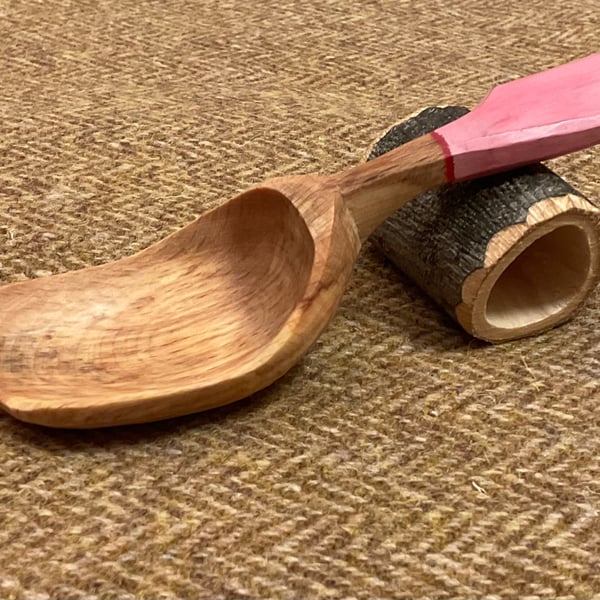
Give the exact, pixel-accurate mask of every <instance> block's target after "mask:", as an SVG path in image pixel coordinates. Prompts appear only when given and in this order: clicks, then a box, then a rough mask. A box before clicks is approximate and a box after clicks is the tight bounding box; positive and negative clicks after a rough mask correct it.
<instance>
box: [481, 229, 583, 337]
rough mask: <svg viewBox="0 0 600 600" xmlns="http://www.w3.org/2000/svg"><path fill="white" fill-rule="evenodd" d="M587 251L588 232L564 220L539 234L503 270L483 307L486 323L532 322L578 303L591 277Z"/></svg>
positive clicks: (512, 324) (513, 324)
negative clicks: (550, 229)
mask: <svg viewBox="0 0 600 600" xmlns="http://www.w3.org/2000/svg"><path fill="white" fill-rule="evenodd" d="M590 262H591V252H590V247H589V242H588V237H587V234H586V232H585V231H584V230H583V229H581V228H580V227H577V226H576V225H563V226H562V227H559V228H557V229H555V230H553V231H550V232H549V233H547V234H545V235H543V236H541V237H540V238H538V239H537V240H536V241H534V242H533V243H532V244H531V245H530V246H528V247H527V248H526V249H525V250H523V251H522V252H521V253H520V254H519V255H518V256H517V257H516V258H515V259H514V260H513V261H512V262H511V263H510V264H509V265H508V266H507V267H506V268H505V270H504V272H503V273H502V274H501V275H500V277H499V278H498V280H497V281H496V283H495V285H494V287H493V288H492V290H491V292H490V295H489V298H488V301H487V306H486V311H485V316H486V319H487V321H488V323H489V324H490V325H493V326H495V327H502V328H515V327H525V326H527V325H533V324H535V323H539V322H540V321H542V320H544V319H547V318H548V317H551V316H553V315H556V314H557V313H559V312H561V311H563V310H564V309H565V308H566V307H568V306H569V305H570V304H571V303H574V302H577V299H578V298H577V296H578V292H580V291H581V288H582V286H583V285H584V284H585V281H586V279H587V277H588V276H589V271H590Z"/></svg>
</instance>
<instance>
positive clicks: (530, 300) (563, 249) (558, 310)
mask: <svg viewBox="0 0 600 600" xmlns="http://www.w3.org/2000/svg"><path fill="white" fill-rule="evenodd" d="M467 113H468V110H467V109H466V108H464V107H459V106H454V107H443V108H440V107H431V108H428V109H425V110H423V111H422V112H420V113H419V114H418V115H416V116H414V117H412V118H410V119H408V120H406V121H404V122H402V123H399V124H397V125H395V126H394V127H392V128H391V129H390V130H389V131H387V132H386V133H385V134H384V135H383V136H382V137H381V138H380V139H379V140H378V141H377V142H376V143H375V144H374V146H373V147H372V148H371V149H370V151H369V154H368V160H371V159H373V158H375V157H377V156H380V155H381V154H384V153H386V152H388V151H390V150H391V149H394V148H397V147H398V146H401V145H402V144H404V143H406V142H408V141H410V140H411V139H413V138H414V137H418V136H420V135H423V134H425V133H428V132H430V131H433V130H434V129H436V128H438V127H442V126H444V125H445V124H446V123H449V122H451V121H453V120H455V119H458V118H460V117H462V116H463V115H465V114H467ZM598 215H599V212H598V210H597V208H596V207H595V206H594V205H593V204H591V203H590V202H589V201H588V200H587V199H586V198H585V197H584V196H583V195H582V194H580V193H579V192H578V191H577V190H575V189H574V188H573V187H572V186H571V185H570V184H569V183H567V182H566V181H564V180H563V179H562V178H561V177H559V176H558V175H557V174H556V173H554V172H552V171H551V170H550V169H548V168H547V167H545V166H543V165H541V164H536V165H531V166H527V167H521V168H519V169H515V170H512V171H510V172H508V173H504V174H498V175H493V176H488V177H484V178H481V179H477V180H474V181H470V182H465V183H455V184H452V185H448V186H445V187H443V188H439V189H437V190H433V191H430V192H427V193H425V194H423V195H421V196H419V197H418V198H416V199H415V200H414V201H413V202H411V203H410V204H408V205H407V206H405V207H403V208H401V209H400V210H398V211H397V212H396V213H395V214H394V215H392V216H391V217H390V218H389V219H387V220H386V222H385V223H384V224H383V225H382V226H381V227H379V228H378V229H377V231H376V232H375V233H374V234H373V239H374V240H375V242H376V244H377V245H378V246H379V247H380V248H381V249H382V250H383V252H384V253H385V255H386V256H387V257H388V258H389V259H390V260H391V261H392V262H393V263H394V264H396V265H397V266H398V267H399V268H400V269H401V270H402V271H403V272H405V273H406V274H407V275H409V276H410V277H411V278H412V279H413V280H414V281H416V282H417V283H418V284H419V285H420V286H421V287H422V288H423V289H424V290H425V291H426V292H427V293H428V294H429V295H430V296H431V297H432V298H433V299H434V300H435V301H436V302H438V303H439V304H440V305H441V306H443V307H444V308H445V309H446V310H447V311H448V312H449V313H450V315H452V316H453V317H454V318H455V319H456V320H457V321H458V322H459V323H460V324H461V325H462V326H463V327H464V328H465V329H466V330H467V331H468V332H469V333H471V334H473V335H475V336H477V337H480V338H482V339H486V340H489V341H494V342H499V341H505V340H509V339H515V338H518V337H522V336H526V335H532V334H535V333H539V332H541V331H544V330H545V329H547V328H550V327H552V326H555V325H557V324H559V323H561V322H564V321H565V320H567V319H568V318H569V317H571V316H572V315H573V314H574V312H575V311H576V309H577V308H579V306H580V305H581V304H582V302H583V301H584V299H585V298H586V296H587V295H588V294H589V292H590V291H591V290H592V289H593V287H594V285H595V283H596V281H597V278H598V272H599V261H600V256H599V248H600V247H599V236H600V234H599V228H598Z"/></svg>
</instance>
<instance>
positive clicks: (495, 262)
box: [456, 195, 600, 343]
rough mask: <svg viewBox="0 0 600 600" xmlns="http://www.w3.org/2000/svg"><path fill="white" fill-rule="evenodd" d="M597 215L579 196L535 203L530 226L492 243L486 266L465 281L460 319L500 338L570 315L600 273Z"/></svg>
mask: <svg viewBox="0 0 600 600" xmlns="http://www.w3.org/2000/svg"><path fill="white" fill-rule="evenodd" d="M599 216H600V211H598V209H596V208H595V207H594V206H593V205H591V204H590V203H589V202H587V200H585V199H584V198H581V197H580V196H576V195H567V196H563V197H559V198H548V199H547V200H542V201H540V202H538V203H537V204H535V205H534V206H532V207H531V208H530V209H529V211H528V214H527V220H526V222H525V223H523V224H520V225H515V226H514V227H511V228H507V229H505V230H503V231H500V232H498V234H497V235H496V236H494V238H492V240H491V241H490V244H489V246H488V251H487V253H486V261H485V264H484V266H483V267H482V268H481V269H479V270H478V271H475V272H473V273H472V274H471V276H470V277H469V279H468V280H466V281H465V285H464V287H463V299H462V302H461V303H460V304H459V305H458V306H457V307H456V315H457V318H458V320H459V322H460V323H461V324H462V325H463V326H464V327H465V329H467V330H468V331H470V332H471V333H472V334H473V335H475V336H476V337H479V338H481V339H484V340H488V341H491V342H496V343H497V342H504V341H508V340H514V339H518V338H522V337H526V336H531V335H535V334H537V333H540V332H542V331H545V330H547V329H549V328H551V327H556V326H557V325H559V324H561V323H564V322H565V321H567V320H568V319H569V318H571V317H572V316H573V314H574V313H575V312H576V311H577V309H579V308H580V307H581V305H582V303H583V301H584V300H585V299H586V297H587V296H588V295H589V293H590V292H591V291H592V290H593V289H594V287H595V286H596V285H597V283H598V279H599V277H600V245H599V239H600V223H599ZM473 282H475V283H473Z"/></svg>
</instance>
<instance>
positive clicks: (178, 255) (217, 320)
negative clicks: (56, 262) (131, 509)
mask: <svg viewBox="0 0 600 600" xmlns="http://www.w3.org/2000/svg"><path fill="white" fill-rule="evenodd" d="M599 142H600V54H595V55H592V56H589V57H587V58H585V59H581V60H579V61H576V62H573V63H570V64H567V65H563V66H561V67H557V68H555V69H552V70H550V71H546V72H544V73H540V74H537V75H533V76H531V77H528V78H524V79H520V80H517V81H514V82H511V83H507V84H504V85H502V86H499V87H498V88H496V89H494V90H493V91H492V92H491V94H490V95H488V97H487V98H486V99H485V100H484V101H483V103H482V104H481V105H480V106H478V107H477V108H476V109H474V110H473V111H471V112H470V113H469V114H467V115H466V116H465V117H462V118H461V119H459V120H457V121H454V122H453V123H450V124H449V125H447V126H444V127H442V128H441V129H438V130H436V131H435V132H434V133H432V134H430V135H426V136H423V137H421V138H418V139H416V140H414V141H412V142H410V143H408V144H405V145H403V146H401V147H400V148H398V149H397V150H394V151H392V152H389V153H387V154H385V155H383V156H381V157H380V158H378V159H376V160H373V161H371V162H369V163H365V164H361V165H360V166H358V167H355V168H354V169H351V170H349V171H346V172H343V173H339V174H335V175H331V176H319V175H306V176H296V177H284V178H279V179H273V180H270V181H267V182H265V183H263V184H261V185H259V186H258V187H255V188H253V189H250V190H249V191H246V192H244V193H243V194H241V195H240V196H237V197H236V198H234V199H232V200H230V201H229V202H227V203H225V204H223V205H222V206H220V207H219V208H217V209H215V210H213V211H211V212H208V213H207V214H205V215H203V216H201V217H200V218H199V219H197V220H196V221H194V222H193V223H191V224H190V225H188V226H186V227H184V228H183V229H181V230H179V231H177V232H176V233H174V234H172V235H170V236H169V237H167V238H165V239H164V240H162V241H161V242H159V243H157V244H156V245H154V246H151V247H150V248H148V249H146V250H144V251H142V252H140V253H138V254H136V255H134V256H131V257H128V258H124V259H122V260H119V261H116V262H113V263H110V264H106V265H103V266H100V267H94V268H89V269H83V270H80V271H74V272H70V273H65V274H61V275H55V276H52V277H47V278H42V279H36V280H32V281H27V282H23V283H14V284H11V285H7V286H5V287H4V288H2V289H0V319H1V322H2V334H1V338H0V339H1V345H0V403H1V405H2V406H3V407H4V409H5V410H6V411H8V412H9V413H10V414H12V415H14V416H15V417H17V418H19V419H22V420H25V421H30V422H33V423H39V424H43V425H49V426H54V427H98V426H107V425H117V424H125V423H139V422H143V421H151V420H156V419H162V418H166V417H173V416H176V415H183V414H187V413H191V412H195V411H200V410H204V409H207V408H210V407H214V406H218V405H222V404H225V403H228V402H232V401H234V400H238V399H240V398H242V397H244V396H247V395H249V394H251V393H252V392H255V391H257V390H259V389H261V388H264V387H265V386H267V385H269V384H270V383H272V382H273V381H274V380H275V379H277V378H278V377H280V376H281V375H282V374H283V373H285V372H286V371H287V370H288V369H289V368H290V367H291V366H292V365H293V364H294V363H296V362H297V361H298V360H299V358H300V357H301V356H302V355H303V354H304V353H305V352H306V351H307V349H308V348H309V347H310V346H311V345H312V344H313V343H314V341H315V340H316V339H317V337H318V335H319V334H320V333H321V332H322V331H323V329H324V328H325V327H326V325H327V323H328V322H329V320H330V319H331V317H332V316H333V314H334V312H335V310H336V307H337V305H338V302H339V300H340V297H341V295H342V293H343V291H344V289H345V287H346V284H347V282H348V279H349V277H350V273H351V270H352V266H353V263H354V260H355V259H356V256H357V254H358V251H359V249H360V242H361V240H363V239H365V238H366V237H367V236H368V235H369V234H370V233H371V232H372V231H373V230H374V229H375V227H377V226H378V225H379V224H380V223H381V222H382V221H383V220H384V219H385V218H386V217H387V216H388V215H389V214H391V213H392V212H394V211H395V210H397V209H398V208H399V207H401V206H402V205H403V204H405V203H406V202H408V201H409V200H410V199H411V198H413V197H414V196H416V195H417V194H419V193H421V192H423V191H425V190H427V189H430V188H433V187H436V186H440V185H443V184H444V183H446V182H449V181H454V180H457V179H467V178H473V177H477V176H478V175H481V174H487V173H490V172H494V171H500V170H505V169H509V168H512V167H514V166H517V165H519V164H524V163H529V162H535V161H538V160H543V159H546V158H550V157H553V156H558V155H560V154H564V153H567V152H572V151H575V150H578V149H581V148H584V147H586V146H589V145H592V144H596V143H599Z"/></svg>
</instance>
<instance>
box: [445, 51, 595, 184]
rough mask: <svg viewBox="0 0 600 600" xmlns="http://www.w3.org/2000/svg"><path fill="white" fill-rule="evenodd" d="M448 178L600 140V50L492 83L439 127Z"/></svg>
mask: <svg viewBox="0 0 600 600" xmlns="http://www.w3.org/2000/svg"><path fill="white" fill-rule="evenodd" d="M434 137H435V138H436V140H438V142H439V143H440V145H441V147H442V148H443V149H444V152H445V154H446V162H447V165H446V166H447V176H448V181H461V180H465V179H470V178H472V177H475V176H481V175H487V174H490V173H495V172H498V171H501V170H507V169H509V168H513V167H517V166H521V165H524V164H531V163H533V162H538V161H541V160H546V159H549V158H554V157H556V156H560V155H562V154H568V153H570V152H575V151H576V150H581V149H583V148H587V147H589V146H593V145H595V144H598V143H600V53H597V54H592V55H591V56H587V57H586V58H582V59H580V60H576V61H573V62H570V63H567V64H564V65H561V66H558V67H554V68H553V69H549V70H547V71H543V72H541V73H536V74H534V75H530V76H529V77H524V78H522V79H516V80H514V81H510V82H508V83H504V84H502V85H499V86H497V87H496V88H494V89H493V90H492V91H491V92H490V93H489V94H488V95H487V96H486V97H485V98H484V100H483V101H482V102H481V103H480V104H479V105H478V106H477V107H475V108H474V109H473V110H472V111H471V112H470V113H469V114H468V115H466V116H464V117H462V118H461V119H458V120H456V121H453V122H452V123H450V124H448V125H445V126H443V127H441V128H440V129H437V130H436V131H435V132H434Z"/></svg>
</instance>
